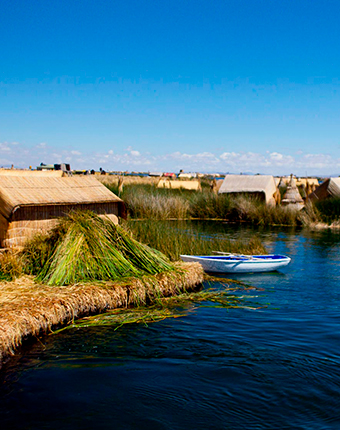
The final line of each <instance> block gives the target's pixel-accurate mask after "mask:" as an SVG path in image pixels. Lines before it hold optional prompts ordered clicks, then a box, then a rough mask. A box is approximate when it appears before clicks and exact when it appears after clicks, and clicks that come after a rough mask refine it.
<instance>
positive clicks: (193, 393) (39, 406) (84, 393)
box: [0, 223, 340, 430]
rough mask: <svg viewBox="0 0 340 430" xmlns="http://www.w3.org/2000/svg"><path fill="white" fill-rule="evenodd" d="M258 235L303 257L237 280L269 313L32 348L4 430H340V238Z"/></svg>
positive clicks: (90, 331) (61, 338)
mask: <svg viewBox="0 0 340 430" xmlns="http://www.w3.org/2000/svg"><path fill="white" fill-rule="evenodd" d="M178 228H180V227H178ZM196 228H200V229H202V230H204V231H205V232H206V234H208V235H209V234H222V233H228V234H230V235H231V236H232V238H235V239H238V238H239V237H240V236H242V237H244V238H247V237H249V236H250V235H252V234H254V230H252V229H249V228H244V227H238V226H237V228H236V227H235V226H230V225H227V224H216V223H196ZM256 234H258V235H259V236H260V237H261V239H262V240H263V241H264V243H265V245H266V246H267V247H268V250H269V251H273V252H277V253H280V254H287V255H289V256H291V257H292V262H291V264H290V265H289V266H287V267H286V268H284V269H282V270H281V271H280V272H273V273H265V274H256V275H255V274H248V275H238V276H237V277H236V276H235V278H236V279H238V280H243V281H245V282H247V283H250V284H252V285H254V286H256V287H259V288H261V289H263V290H262V291H256V293H253V294H254V295H256V301H257V302H259V303H260V304H261V305H263V306H265V305H267V307H264V308H261V309H257V310H250V309H223V308H210V307H195V306H192V307H190V308H189V309H188V311H187V314H186V316H185V317H184V318H179V319H169V320H164V321H162V322H158V323H154V324H150V325H149V326H148V327H146V326H143V325H137V324H135V325H129V326H125V327H122V328H121V329H119V330H117V331H115V330H114V328H113V327H94V328H82V329H77V330H70V331H67V332H64V333H60V334H57V335H55V336H48V337H46V338H45V339H43V343H44V345H42V344H41V343H39V342H34V343H33V342H32V343H31V344H30V345H26V346H25V348H24V349H23V350H22V351H21V354H18V355H17V357H16V358H15V359H14V360H12V361H11V362H10V363H9V364H8V365H7V366H6V367H5V368H4V369H3V371H2V372H1V378H2V386H1V389H0V414H1V429H19V428H20V429H26V428H27V429H44V428H46V429H58V430H59V429H78V428H79V429H80V428H81V429H93V428H96V429H188V428H195V429H338V428H340V395H339V386H340V316H339V315H340V312H339V307H340V288H339V285H340V282H339V281H340V270H339V267H340V252H339V251H340V235H339V234H338V233H334V232H330V231H323V232H310V231H305V230H303V231H301V230H291V229H290V230H282V229H279V228H277V229H271V230H269V229H263V230H256Z"/></svg>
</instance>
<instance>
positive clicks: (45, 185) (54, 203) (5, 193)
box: [0, 175, 125, 248]
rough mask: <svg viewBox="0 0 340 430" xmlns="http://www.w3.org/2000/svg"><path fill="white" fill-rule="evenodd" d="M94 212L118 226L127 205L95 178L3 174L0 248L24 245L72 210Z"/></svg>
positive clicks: (0, 192) (1, 182)
mask: <svg viewBox="0 0 340 430" xmlns="http://www.w3.org/2000/svg"><path fill="white" fill-rule="evenodd" d="M76 209H79V210H91V211H93V212H95V213H97V214H99V215H106V216H108V217H109V218H111V219H112V220H113V221H114V222H115V223H117V222H118V216H122V217H124V216H125V205H124V202H123V201H122V200H121V199H120V198H118V197H117V196H116V195H115V194H113V193H112V192H111V191H110V190H109V189H108V188H106V187H105V186H104V185H103V184H101V183H100V182H99V181H98V180H97V179H95V178H94V177H93V176H82V177H64V178H55V177H36V176H32V177H29V176H25V177H19V176H2V175H0V245H1V246H2V247H5V248H10V247H14V246H22V245H23V244H24V243H25V242H26V240H27V239H28V238H31V237H33V236H34V235H35V234H36V233H38V232H45V231H47V230H49V229H50V228H52V227H53V226H54V225H55V224H56V220H57V218H59V217H61V216H64V215H66V214H67V213H68V212H70V211H71V210H76Z"/></svg>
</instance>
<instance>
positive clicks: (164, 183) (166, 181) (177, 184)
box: [157, 178, 202, 191]
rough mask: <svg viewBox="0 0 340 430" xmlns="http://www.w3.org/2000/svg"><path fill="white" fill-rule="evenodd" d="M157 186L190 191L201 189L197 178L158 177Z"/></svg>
mask: <svg viewBox="0 0 340 430" xmlns="http://www.w3.org/2000/svg"><path fill="white" fill-rule="evenodd" d="M157 188H169V189H172V190H179V189H183V190H190V191H202V187H201V181H200V180H199V179H191V180H188V181H184V180H180V179H173V180H171V179H170V178H160V180H159V182H158V184H157Z"/></svg>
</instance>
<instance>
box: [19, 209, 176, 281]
mask: <svg viewBox="0 0 340 430" xmlns="http://www.w3.org/2000/svg"><path fill="white" fill-rule="evenodd" d="M22 259H23V261H24V266H25V267H26V270H27V271H28V273H30V274H34V275H35V276H36V280H37V281H39V282H42V283H45V284H47V285H69V284H75V283H78V282H90V281H108V280H121V279H122V278H127V277H142V276H143V275H145V274H147V275H156V274H157V273H161V272H164V271H170V270H174V266H173V265H172V264H171V263H170V261H169V260H168V259H167V258H166V257H165V256H164V255H162V254H161V253H160V252H159V251H156V250H154V249H151V248H149V247H148V246H146V245H143V244H141V243H139V242H138V241H136V240H134V239H133V238H132V237H131V236H130V234H129V233H128V232H127V231H125V230H124V229H123V228H121V227H120V226H115V225H114V224H113V222H112V221H111V220H109V219H108V218H105V219H103V218H101V217H99V216H97V215H95V214H93V213H92V212H73V213H70V214H69V215H68V216H67V217H65V218H62V219H60V221H59V224H58V226H57V227H56V228H55V229H53V230H52V231H51V233H50V234H48V235H46V236H38V237H37V238H36V239H35V240H33V241H31V242H30V243H28V244H27V246H26V248H25V250H24V251H23V255H22Z"/></svg>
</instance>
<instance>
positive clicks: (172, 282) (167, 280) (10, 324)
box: [0, 263, 203, 367]
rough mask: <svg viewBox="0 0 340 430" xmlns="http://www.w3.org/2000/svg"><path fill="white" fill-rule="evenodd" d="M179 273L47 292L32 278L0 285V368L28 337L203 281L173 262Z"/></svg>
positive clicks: (189, 267)
mask: <svg viewBox="0 0 340 430" xmlns="http://www.w3.org/2000/svg"><path fill="white" fill-rule="evenodd" d="M177 268H178V269H179V270H178V271H177V272H173V273H170V274H167V273H163V274H160V275H157V276H156V277H144V278H143V279H131V280H128V281H126V282H125V283H106V284H98V285H90V284H85V285H74V286H67V287H57V288H56V287H48V286H46V285H38V284H35V283H34V281H33V278H32V277H23V278H20V279H17V280H16V281H14V282H2V283H0V367H1V363H2V362H3V361H4V359H5V358H6V357H7V356H9V355H10V354H14V352H15V350H16V348H17V347H18V346H19V345H20V344H21V342H22V341H23V340H24V339H25V338H27V337H28V336H37V335H38V334H41V333H48V332H49V331H50V330H51V329H52V328H53V327H56V326H58V325H61V324H67V323H68V322H70V321H72V320H73V319H76V318H80V317H83V316H85V315H88V314H93V313H100V312H103V311H105V310H109V309H114V308H121V307H128V306H134V305H137V304H143V303H148V302H152V301H153V299H155V297H159V296H164V297H167V296H171V295H175V294H179V293H181V292H184V291H190V290H192V289H194V288H195V287H196V286H197V285H199V284H200V283H202V281H203V269H202V266H201V265H199V264H198V263H178V267H177Z"/></svg>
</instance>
